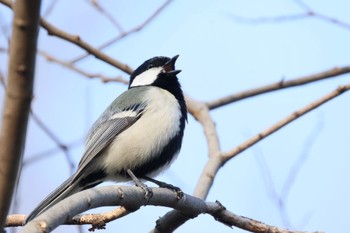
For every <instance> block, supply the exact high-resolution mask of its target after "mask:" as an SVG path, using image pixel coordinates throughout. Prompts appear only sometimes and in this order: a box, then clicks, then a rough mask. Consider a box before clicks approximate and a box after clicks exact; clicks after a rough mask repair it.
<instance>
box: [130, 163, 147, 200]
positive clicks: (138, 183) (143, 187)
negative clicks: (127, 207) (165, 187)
mask: <svg viewBox="0 0 350 233" xmlns="http://www.w3.org/2000/svg"><path fill="white" fill-rule="evenodd" d="M127 173H128V175H129V176H130V177H131V179H132V180H133V181H134V183H135V185H136V186H137V187H140V188H141V189H142V190H143V191H144V192H145V198H146V200H147V203H148V201H149V199H150V198H151V197H152V196H153V191H152V189H151V188H150V187H148V186H147V185H146V184H144V183H143V182H142V181H141V180H139V179H138V178H137V177H136V176H135V175H134V173H133V172H132V171H131V170H130V169H128V170H127Z"/></svg>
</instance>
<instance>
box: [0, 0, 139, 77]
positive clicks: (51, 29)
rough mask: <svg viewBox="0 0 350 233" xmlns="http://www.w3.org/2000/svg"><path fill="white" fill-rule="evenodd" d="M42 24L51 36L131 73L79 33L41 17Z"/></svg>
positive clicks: (128, 68)
mask: <svg viewBox="0 0 350 233" xmlns="http://www.w3.org/2000/svg"><path fill="white" fill-rule="evenodd" d="M0 2H2V3H3V4H4V5H6V6H8V7H10V8H12V3H11V1H9V0H0ZM40 25H41V26H42V27H43V28H45V29H46V30H47V32H48V34H49V35H51V36H57V37H59V38H61V39H63V40H66V41H68V42H71V43H73V44H76V45H78V46H79V47H80V48H82V49H84V50H86V51H87V52H88V53H89V54H92V55H94V56H95V57H96V58H98V59H100V60H102V61H105V62H106V63H108V64H110V65H112V66H114V67H116V68H118V69H120V70H122V71H124V72H125V73H127V74H131V73H132V69H131V68H130V67H129V66H128V65H126V64H123V63H121V62H119V61H117V60H115V59H114V58H112V57H110V56H108V55H107V54H105V53H103V52H101V51H100V50H99V49H97V48H94V47H93V46H91V45H90V44H88V43H87V42H85V41H84V40H82V39H81V38H80V37H79V36H78V35H72V34H69V33H67V32H65V31H62V30H61V29H59V28H57V27H55V26H54V25H52V24H50V23H49V22H47V21H46V20H45V19H43V18H40Z"/></svg>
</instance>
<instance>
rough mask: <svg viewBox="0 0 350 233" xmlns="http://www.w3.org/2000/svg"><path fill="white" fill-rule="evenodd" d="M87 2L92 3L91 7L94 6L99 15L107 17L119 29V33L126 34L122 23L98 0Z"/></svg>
mask: <svg viewBox="0 0 350 233" xmlns="http://www.w3.org/2000/svg"><path fill="white" fill-rule="evenodd" d="M87 1H88V2H89V3H91V4H90V5H92V6H93V8H94V9H96V10H97V11H98V12H99V13H101V14H102V15H103V16H105V17H106V18H107V19H108V20H109V21H110V22H111V23H112V24H113V25H114V26H115V27H116V28H117V30H118V31H119V33H123V32H124V29H123V27H122V26H121V25H120V23H119V22H118V21H117V20H116V19H115V18H114V17H113V16H112V15H111V14H110V13H109V12H108V11H107V10H106V9H105V8H104V7H102V6H101V4H100V3H99V2H98V1H97V0H87Z"/></svg>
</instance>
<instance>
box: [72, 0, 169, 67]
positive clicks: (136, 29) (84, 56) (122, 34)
mask: <svg viewBox="0 0 350 233" xmlns="http://www.w3.org/2000/svg"><path fill="white" fill-rule="evenodd" d="M171 1H172V0H167V1H165V2H164V3H163V4H162V5H161V6H160V7H159V8H158V9H157V10H156V11H155V12H154V13H153V14H152V15H151V16H150V17H149V18H147V19H146V20H145V21H144V22H143V23H141V24H140V25H138V26H136V27H135V28H133V29H131V30H129V31H126V32H123V33H121V34H120V35H119V36H117V37H115V38H113V39H111V40H109V41H107V42H105V43H103V44H102V45H100V46H99V47H98V49H99V50H102V49H104V48H107V47H108V46H110V45H112V44H114V43H115V42H117V41H119V40H121V39H123V38H125V37H127V36H129V35H131V34H133V33H135V32H139V31H141V30H142V29H143V28H144V27H146V26H147V25H148V24H149V23H150V22H151V21H153V20H154V19H155V18H156V17H157V16H158V15H159V14H160V12H162V11H163V10H164V9H165V7H166V6H167V5H168V4H169V3H170V2H171ZM89 55H90V53H85V54H82V55H80V56H78V57H76V58H73V59H72V60H71V61H70V62H71V63H76V62H78V61H80V60H82V59H84V58H86V57H87V56H89Z"/></svg>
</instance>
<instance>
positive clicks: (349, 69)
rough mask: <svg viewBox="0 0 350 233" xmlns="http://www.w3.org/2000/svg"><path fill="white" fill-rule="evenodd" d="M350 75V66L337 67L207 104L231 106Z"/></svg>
mask: <svg viewBox="0 0 350 233" xmlns="http://www.w3.org/2000/svg"><path fill="white" fill-rule="evenodd" d="M348 73H350V66H344V67H336V68H333V69H330V70H326V71H323V72H320V73H316V74H311V75H307V76H304V77H300V78H295V79H292V80H288V81H284V80H281V81H279V82H276V83H271V84H268V85H265V86H261V87H257V88H253V89H250V90H245V91H242V92H238V93H235V94H232V95H229V96H225V97H222V98H219V99H216V100H213V101H210V102H207V105H208V108H209V109H215V108H218V107H221V106H223V105H226V104H230V103H233V102H236V101H238V100H242V99H245V98H249V97H253V96H256V95H260V94H264V93H268V92H271V91H276V90H282V89H285V88H290V87H295V86H301V85H304V84H307V83H311V82H316V81H320V80H323V79H327V78H333V77H337V76H339V75H342V74H348Z"/></svg>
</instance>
